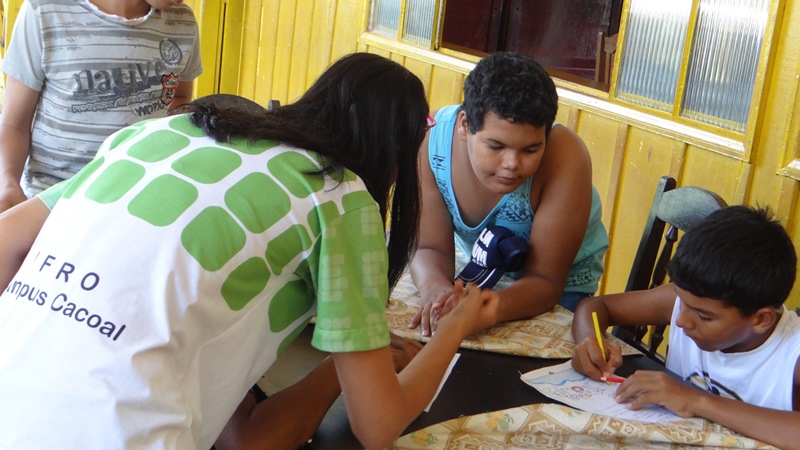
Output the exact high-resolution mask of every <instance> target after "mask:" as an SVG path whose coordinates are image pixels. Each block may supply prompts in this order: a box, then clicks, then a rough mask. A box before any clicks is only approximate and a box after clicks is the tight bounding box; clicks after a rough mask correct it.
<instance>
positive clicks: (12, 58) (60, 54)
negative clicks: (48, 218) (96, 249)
mask: <svg viewBox="0 0 800 450" xmlns="http://www.w3.org/2000/svg"><path fill="white" fill-rule="evenodd" d="M0 70H2V71H3V72H5V73H6V74H8V75H9V76H11V77H13V78H15V79H17V80H19V81H21V82H22V83H23V84H25V85H26V86H28V87H29V88H31V89H33V90H35V91H40V92H41V95H40V97H39V104H38V107H37V110H36V116H35V117H34V126H33V131H32V136H31V150H30V158H29V160H28V162H27V164H26V167H25V172H24V174H23V177H22V187H23V190H24V191H25V193H26V195H28V196H32V195H34V194H37V193H38V192H41V191H42V190H44V189H47V188H48V187H50V186H52V185H54V184H56V183H58V182H59V181H61V180H64V179H67V178H69V177H71V176H72V175H74V174H75V173H77V172H78V170H80V169H81V168H83V166H84V165H86V164H87V163H88V162H89V161H91V160H92V158H93V157H94V154H95V152H96V151H97V148H98V147H99V146H100V144H101V143H102V142H103V140H105V138H107V137H108V136H109V135H111V134H112V133H114V132H116V131H118V130H119V129H120V128H123V127H126V126H128V125H131V124H134V123H136V122H138V121H140V120H143V119H152V118H156V117H164V116H166V115H167V111H168V108H169V105H170V103H171V102H172V97H173V95H174V93H175V88H176V87H177V85H178V82H179V81H191V80H193V79H194V78H196V77H197V76H198V75H200V73H201V72H202V70H203V68H202V65H201V63H200V39H199V36H198V28H197V22H196V20H195V18H194V14H193V13H192V10H191V9H190V8H189V7H188V6H186V5H177V6H173V7H171V8H168V9H164V10H151V11H150V13H149V14H148V15H147V16H145V17H143V18H141V19H138V20H125V19H122V18H120V17H118V16H112V15H109V14H105V13H102V12H100V11H99V10H98V9H97V8H96V7H95V6H94V5H92V4H91V3H89V2H88V1H87V0H27V1H25V2H24V3H23V4H22V6H21V8H20V11H19V15H18V16H17V20H16V22H15V23H14V32H13V34H12V37H11V41H10V43H9V46H8V49H7V52H6V55H5V58H4V60H3V62H2V64H1V65H0Z"/></svg>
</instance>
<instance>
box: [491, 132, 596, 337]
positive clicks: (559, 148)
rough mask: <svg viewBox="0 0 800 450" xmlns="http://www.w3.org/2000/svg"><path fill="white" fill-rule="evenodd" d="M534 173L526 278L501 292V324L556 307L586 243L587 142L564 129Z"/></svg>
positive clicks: (589, 175) (589, 195)
mask: <svg viewBox="0 0 800 450" xmlns="http://www.w3.org/2000/svg"><path fill="white" fill-rule="evenodd" d="M545 152H546V153H545V156H544V158H543V159H542V163H541V166H540V167H539V169H538V170H537V171H536V173H535V174H534V186H533V187H532V192H531V194H532V196H531V204H532V205H533V206H534V208H535V214H534V219H533V224H532V226H531V242H530V248H529V249H528V255H527V257H526V259H525V267H524V274H523V276H522V277H520V278H519V279H518V280H517V281H515V282H514V283H512V284H511V285H510V286H509V287H507V288H506V289H503V290H500V291H498V295H499V296H500V303H499V305H500V306H499V308H498V317H497V321H498V322H504V321H508V320H518V319H526V318H530V317H533V316H536V315H539V314H541V313H543V312H545V311H548V310H550V309H551V308H553V307H554V306H555V305H556V303H557V302H558V299H559V297H560V296H561V294H562V292H563V291H564V285H565V283H566V279H567V274H568V273H569V270H570V268H571V267H572V263H573V261H574V259H575V256H576V255H577V254H578V249H579V248H580V246H581V243H582V242H583V238H584V235H585V234H586V228H587V225H588V223H589V214H590V212H591V207H592V165H591V159H590V157H589V152H588V150H587V149H586V146H585V145H584V143H583V141H582V140H581V139H580V138H579V137H578V136H577V135H576V134H575V133H573V132H572V131H570V130H569V129H567V128H566V127H563V126H557V127H554V128H553V130H552V131H551V133H550V137H549V140H548V142H547V148H546V149H545Z"/></svg>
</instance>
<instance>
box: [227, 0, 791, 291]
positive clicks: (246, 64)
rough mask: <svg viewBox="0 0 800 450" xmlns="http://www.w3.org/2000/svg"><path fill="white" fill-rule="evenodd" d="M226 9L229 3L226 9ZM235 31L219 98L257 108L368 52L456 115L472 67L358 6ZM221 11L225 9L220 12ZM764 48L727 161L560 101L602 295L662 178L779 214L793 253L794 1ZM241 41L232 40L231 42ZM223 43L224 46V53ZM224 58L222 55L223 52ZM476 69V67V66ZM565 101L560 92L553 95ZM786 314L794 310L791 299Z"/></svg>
mask: <svg viewBox="0 0 800 450" xmlns="http://www.w3.org/2000/svg"><path fill="white" fill-rule="evenodd" d="M232 1H233V0H229V1H228V4H229V5H230V4H231V2H232ZM241 1H243V12H244V20H243V21H242V23H241V25H242V30H241V35H242V42H241V44H240V45H238V46H237V47H236V48H237V49H239V50H240V53H239V55H240V61H241V64H240V67H241V70H240V71H239V73H238V76H237V77H236V78H235V79H227V80H223V82H222V83H221V85H220V88H221V90H222V91H223V92H232V93H239V94H241V95H245V96H247V97H250V98H253V99H254V100H256V101H258V102H261V103H265V102H266V101H267V100H268V99H270V98H275V99H278V100H280V101H281V102H288V101H292V100H293V99H296V98H297V97H298V96H299V95H300V94H302V92H303V91H304V90H305V89H306V88H307V87H308V86H309V85H310V84H311V83H312V82H313V80H314V79H315V78H316V77H317V76H318V75H319V74H320V73H321V72H322V71H323V70H324V68H325V67H326V66H327V65H328V64H330V63H331V62H332V61H334V60H335V59H336V58H338V57H340V56H342V55H345V54H347V53H350V52H353V51H368V52H372V53H378V54H381V55H384V56H386V57H389V58H391V59H393V60H395V61H398V62H399V63H401V64H403V65H404V66H406V67H407V68H408V69H409V70H411V71H412V72H413V73H415V74H416V75H417V76H419V77H420V78H421V79H422V81H423V83H424V84H425V86H426V88H427V92H428V99H429V102H430V104H431V108H432V109H436V108H439V107H441V106H443V105H447V104H452V103H458V102H460V100H461V87H462V83H463V79H464V76H465V74H466V73H468V71H469V69H470V68H471V67H472V64H473V63H472V62H470V61H468V60H464V59H462V58H454V57H448V56H442V55H434V56H431V53H433V52H427V51H426V50H423V49H420V50H419V51H415V50H414V49H410V50H409V48H408V47H409V46H405V47H403V46H400V47H398V46H397V45H395V44H394V43H393V42H392V41H390V40H385V39H383V40H382V39H379V38H374V37H368V36H363V35H362V34H363V30H364V29H365V28H366V17H365V14H366V11H367V5H366V3H369V2H368V1H367V0H338V1H337V0H330V1H322V0H298V1H294V0H291V1H290V0H271V1H262V0H247V1H244V0H241ZM229 7H230V6H229ZM782 15H783V21H782V26H781V27H780V29H779V30H778V32H777V39H776V42H775V44H774V45H773V51H774V52H775V56H774V60H775V61H776V62H775V63H774V64H773V65H772V66H771V68H770V71H769V72H768V73H766V74H761V75H762V76H765V77H766V93H765V96H766V100H765V102H763V103H762V111H761V123H760V127H759V130H758V132H757V133H756V136H755V140H754V144H753V148H752V149H751V151H750V154H749V155H748V156H746V157H744V158H736V157H732V156H729V155H726V154H722V153H718V152H715V151H711V150H708V149H706V148H700V147H698V146H695V145H691V144H689V143H687V141H686V140H682V139H676V138H673V137H670V136H672V135H673V134H671V133H666V132H663V130H659V129H653V128H652V127H639V126H637V124H636V123H635V122H632V121H630V120H627V119H626V118H624V117H619V116H618V115H616V114H614V113H611V112H609V111H605V110H603V108H602V102H601V106H600V107H599V108H598V106H597V105H596V104H594V105H593V106H592V105H588V104H583V103H582V102H581V101H580V100H577V101H576V100H574V99H570V100H562V102H561V105H560V109H559V113H558V121H559V122H561V123H564V124H566V125H567V126H569V127H570V128H572V129H574V130H576V131H577V133H578V134H579V135H580V136H581V137H582V138H583V139H584V140H585V142H586V145H587V146H588V148H589V151H590V153H591V155H592V159H593V164H594V175H593V178H594V183H595V185H596V186H597V188H598V190H599V192H600V194H601V197H602V198H603V200H604V212H603V221H604V223H605V224H606V227H607V228H608V230H609V234H610V239H611V248H610V250H609V253H608V258H607V265H606V267H607V269H606V274H605V276H604V279H603V283H602V286H601V291H602V292H615V291H619V290H622V289H623V288H624V285H625V282H626V281H627V275H628V270H629V267H630V264H631V262H632V260H633V255H634V252H635V250H636V246H637V245H638V241H639V236H640V235H641V231H642V227H643V224H644V219H645V216H646V214H647V211H648V209H649V206H650V203H651V201H652V197H653V192H654V189H655V185H656V182H657V180H658V179H659V177H660V176H662V175H671V176H673V177H675V178H677V179H678V183H679V185H698V186H702V187H705V188H707V189H711V190H713V191H716V192H717V193H719V194H720V195H721V196H722V197H723V198H725V199H726V200H727V201H728V202H729V203H731V204H736V203H747V204H756V203H758V204H761V205H769V206H771V207H772V208H773V209H775V210H776V212H777V214H778V216H779V218H780V219H781V220H782V222H783V223H784V224H785V225H786V227H787V229H788V230H789V232H790V234H791V236H792V238H793V240H794V242H795V243H796V244H800V220H798V214H800V211H798V207H797V196H798V181H797V180H796V179H795V178H798V177H797V176H784V175H779V174H777V172H778V171H779V170H781V168H783V167H784V166H786V165H787V164H789V163H790V162H791V161H792V160H793V159H795V158H800V151H798V148H797V147H798V135H800V118H799V117H798V116H797V115H795V114H794V111H795V109H796V106H798V105H799V104H800V98H798V96H797V90H798V76H799V74H800V57H798V52H800V35H799V34H798V33H799V32H798V31H797V28H798V27H793V26H790V25H792V24H800V0H788V1H786V2H785V3H784V10H783V11H782ZM237 31H239V30H237ZM226 42H227V41H226ZM223 51H225V50H223ZM473 61H474V60H473ZM559 88H560V89H561V90H562V92H563V90H564V89H569V86H567V85H564V84H559ZM789 304H790V306H800V289H797V288H796V289H795V290H794V291H793V293H792V296H791V298H790V301H789Z"/></svg>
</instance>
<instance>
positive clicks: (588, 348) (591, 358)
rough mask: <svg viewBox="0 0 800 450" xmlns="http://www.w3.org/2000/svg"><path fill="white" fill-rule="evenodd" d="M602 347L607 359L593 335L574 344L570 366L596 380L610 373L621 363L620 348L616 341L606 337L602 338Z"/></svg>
mask: <svg viewBox="0 0 800 450" xmlns="http://www.w3.org/2000/svg"><path fill="white" fill-rule="evenodd" d="M603 348H604V349H605V352H606V357H607V358H608V360H606V359H604V358H603V352H602V351H601V350H600V346H599V345H598V344H597V338H595V337H587V338H586V339H584V340H583V341H582V342H579V343H577V344H575V350H573V352H572V368H573V369H575V371H576V372H578V373H582V374H584V375H586V376H587V377H589V378H592V379H594V380H598V381H599V380H600V377H604V376H610V375H612V374H613V373H614V371H615V370H617V368H619V366H621V365H622V348H621V347H620V345H619V344H618V343H616V342H611V341H608V340H606V339H603Z"/></svg>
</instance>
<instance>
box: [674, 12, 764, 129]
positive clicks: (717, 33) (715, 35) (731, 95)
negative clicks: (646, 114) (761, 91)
mask: <svg viewBox="0 0 800 450" xmlns="http://www.w3.org/2000/svg"><path fill="white" fill-rule="evenodd" d="M768 15H769V0H700V6H699V10H698V16H697V25H696V29H695V34H694V41H693V43H692V51H691V55H690V58H689V67H688V69H687V77H686V88H685V91H684V99H683V104H682V111H681V115H682V116H684V117H688V118H691V119H694V120H697V121H699V122H703V123H708V124H711V125H714V126H718V127H721V128H725V129H729V130H734V131H738V132H744V131H745V128H746V125H747V116H748V113H749V111H750V102H751V100H752V96H753V87H754V85H755V80H756V71H757V69H758V59H759V55H760V53H761V44H762V42H763V39H764V30H765V28H766V26H767V20H768Z"/></svg>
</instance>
